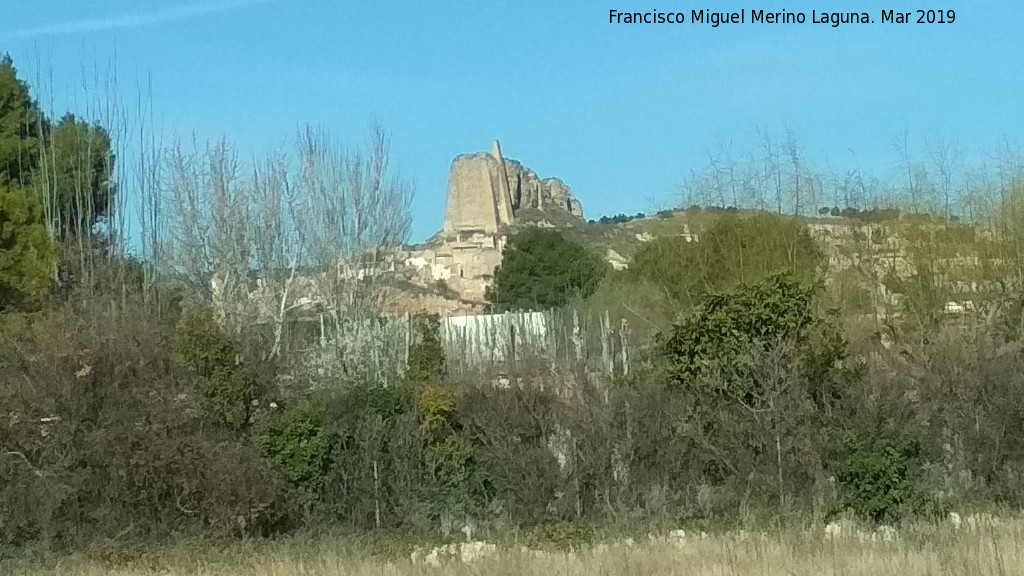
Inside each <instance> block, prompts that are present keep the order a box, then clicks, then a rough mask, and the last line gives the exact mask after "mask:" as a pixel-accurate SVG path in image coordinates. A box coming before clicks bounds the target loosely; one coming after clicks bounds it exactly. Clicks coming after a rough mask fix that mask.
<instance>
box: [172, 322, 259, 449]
mask: <svg viewBox="0 0 1024 576" xmlns="http://www.w3.org/2000/svg"><path fill="white" fill-rule="evenodd" d="M174 352H175V357H176V358H177V360H178V362H179V363H181V364H182V365H183V366H184V367H186V368H188V369H189V370H190V371H191V372H192V374H193V375H194V381H193V386H194V389H195V392H196V394H197V396H198V398H199V403H200V405H201V406H202V407H203V410H204V411H205V412H206V414H207V415H208V416H209V417H210V418H212V419H213V420H214V421H216V422H218V423H220V424H221V425H223V426H225V427H227V428H229V429H231V430H235V431H239V430H241V429H243V428H245V427H248V426H249V424H250V417H251V415H252V405H253V400H257V399H258V398H259V397H260V394H261V391H262V382H261V379H260V377H259V374H258V373H257V372H256V371H255V370H254V369H253V368H252V367H250V366H249V365H248V364H247V363H246V362H245V359H244V358H243V354H242V348H241V346H240V344H239V343H238V342H237V340H235V339H234V338H232V337H231V336H229V335H228V334H227V333H226V332H224V330H223V329H222V328H221V327H220V326H219V325H217V323H216V322H215V321H214V319H213V316H212V314H210V312H209V311H208V310H201V309H197V310H189V311H187V312H185V313H184V314H183V315H182V318H181V320H180V322H179V325H178V330H177V333H176V335H175V340H174Z"/></svg>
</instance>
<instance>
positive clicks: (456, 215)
mask: <svg viewBox="0 0 1024 576" xmlns="http://www.w3.org/2000/svg"><path fill="white" fill-rule="evenodd" d="M513 218H514V216H513V209H512V201H511V199H510V198H509V189H508V180H507V178H506V177H505V171H504V165H503V163H502V161H501V152H500V150H499V149H498V146H497V143H495V150H494V152H493V153H492V154H483V153H480V154H463V155H461V156H458V157H456V158H455V160H453V161H452V167H451V170H450V171H449V172H448V203H447V206H446V208H445V214H444V231H445V233H447V234H452V233H460V232H463V231H468V232H483V233H485V234H496V233H497V232H498V231H499V230H500V229H501V228H502V227H503V226H508V225H509V224H511V223H512V220H513Z"/></svg>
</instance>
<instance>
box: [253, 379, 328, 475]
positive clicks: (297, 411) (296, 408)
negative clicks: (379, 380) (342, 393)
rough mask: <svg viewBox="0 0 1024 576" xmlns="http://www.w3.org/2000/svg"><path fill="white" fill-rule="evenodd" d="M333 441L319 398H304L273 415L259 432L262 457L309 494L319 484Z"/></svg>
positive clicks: (258, 438) (323, 406)
mask: <svg viewBox="0 0 1024 576" xmlns="http://www.w3.org/2000/svg"><path fill="white" fill-rule="evenodd" d="M334 443H335V437H334V434H332V433H331V431H330V430H329V429H328V422H327V413H326V407H325V405H324V403H323V402H322V401H321V400H320V399H318V398H316V397H310V398H307V399H303V400H301V401H299V402H298V403H296V404H293V405H291V406H289V407H288V408H286V409H285V410H284V411H283V412H282V413H281V414H278V415H275V416H274V417H272V418H270V419H269V420H268V421H267V423H266V424H265V425H264V426H263V427H262V429H261V430H260V431H259V433H258V435H257V444H258V446H259V448H260V452H261V453H262V454H263V457H264V458H266V459H267V460H268V461H270V463H271V464H272V465H273V467H274V469H275V470H277V471H278V472H279V473H280V474H281V475H282V476H284V477H285V479H287V480H288V481H289V482H290V483H291V484H292V485H293V486H296V487H298V488H300V489H302V490H303V491H304V492H306V493H314V492H315V491H316V490H317V488H318V487H319V483H320V481H321V479H322V478H323V473H324V468H325V467H326V465H327V459H328V456H329V455H330V452H331V448H332V446H333V445H334Z"/></svg>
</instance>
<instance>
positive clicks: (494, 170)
mask: <svg viewBox="0 0 1024 576" xmlns="http://www.w3.org/2000/svg"><path fill="white" fill-rule="evenodd" d="M523 210H529V211H532V212H533V214H531V215H530V216H531V219H532V220H534V221H536V220H537V218H538V216H537V215H538V214H541V215H544V214H549V215H551V217H552V219H554V220H556V221H562V222H564V221H566V219H570V220H578V221H580V222H582V221H583V209H582V207H581V206H580V203H579V201H577V200H576V199H575V198H573V197H572V192H571V191H570V190H569V187H568V186H566V185H565V183H564V182H562V181H561V180H559V179H557V178H548V179H544V180H541V179H540V178H539V177H538V176H537V174H536V173H534V172H533V171H532V170H530V169H529V168H526V167H525V166H523V165H522V164H521V163H519V162H517V161H515V160H509V159H506V158H504V156H503V155H502V153H501V144H500V143H498V141H495V142H494V145H493V147H492V150H491V152H490V153H489V154H488V153H475V154H463V155H461V156H458V157H456V158H455V159H454V160H453V161H452V166H451V170H450V172H449V176H448V200H447V203H446V206H445V215H444V227H443V228H442V230H441V232H440V233H439V234H438V235H437V236H435V237H434V239H432V240H431V241H430V242H428V243H427V244H426V245H425V246H423V247H421V248H420V249H418V250H414V251H411V252H409V253H407V254H405V258H404V263H405V266H406V268H407V269H412V270H414V273H413V274H412V275H411V276H412V278H411V279H413V280H415V281H417V283H419V284H424V285H425V284H428V283H434V284H436V283H437V282H439V281H443V282H444V283H445V285H446V286H447V287H448V288H449V289H450V290H451V291H453V292H455V293H456V294H458V296H459V298H460V299H461V300H463V301H465V302H466V303H467V304H469V305H471V306H480V305H483V304H484V303H485V301H484V292H485V290H486V288H487V286H488V285H489V284H490V281H491V280H492V278H493V275H494V269H495V267H497V266H498V265H500V264H501V251H502V249H503V248H504V246H505V240H506V238H507V237H508V234H509V231H510V229H511V227H512V226H513V224H515V223H516V221H517V218H518V216H519V215H520V214H522V211H523ZM540 224H543V221H542V222H540Z"/></svg>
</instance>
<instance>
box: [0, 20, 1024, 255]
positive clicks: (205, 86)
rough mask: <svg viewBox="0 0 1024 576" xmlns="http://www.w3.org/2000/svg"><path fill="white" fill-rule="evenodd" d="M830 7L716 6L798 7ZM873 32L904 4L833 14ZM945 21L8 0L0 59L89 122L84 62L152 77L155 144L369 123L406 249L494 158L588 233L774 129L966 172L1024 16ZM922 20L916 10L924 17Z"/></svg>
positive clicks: (123, 84) (808, 147)
mask: <svg viewBox="0 0 1024 576" xmlns="http://www.w3.org/2000/svg"><path fill="white" fill-rule="evenodd" d="M835 4H837V3H834V2H831V3H823V2H816V3H804V2H789V3H787V4H786V5H785V6H781V5H780V6H775V5H771V4H758V3H753V4H751V3H749V2H746V3H744V2H727V3H717V6H715V7H714V9H716V10H740V9H741V8H744V9H746V10H747V13H748V18H749V11H750V9H752V8H757V9H766V10H775V9H782V8H783V7H784V8H785V9H787V10H789V11H791V12H794V11H806V12H807V14H808V16H810V11H811V10H812V9H820V8H821V7H822V6H823V5H835ZM841 4H843V5H844V9H847V10H856V11H866V12H868V13H869V15H870V16H872V17H874V18H876V19H878V18H880V14H881V10H882V9H890V8H893V9H897V10H900V9H903V10H907V11H911V10H913V9H916V8H917V7H919V6H917V5H909V4H908V5H905V6H899V5H897V4H893V3H891V2H887V3H879V2H874V1H864V2H842V3H841ZM954 4H959V5H952V4H951V5H949V6H942V7H944V8H947V7H948V8H953V9H954V10H956V11H957V19H956V22H954V23H953V24H946V25H918V24H908V25H885V26H883V25H881V24H874V25H844V26H840V27H838V28H833V27H830V26H827V25H825V26H820V25H812V24H810V23H808V24H803V25H795V26H794V25H775V26H771V25H755V24H749V23H748V24H744V25H723V26H720V27H718V28H711V27H710V26H708V25H700V24H691V23H689V22H688V23H686V24H682V25H668V24H665V25H624V24H620V25H611V24H609V23H608V11H609V9H612V8H615V9H618V10H620V11H634V10H636V11H647V10H651V9H655V8H657V9H659V10H662V11H668V10H673V11H674V10H682V11H684V12H685V13H686V14H687V15H689V13H690V10H691V9H701V8H705V7H707V6H705V5H697V4H693V3H687V2H676V1H672V2H669V1H667V0H663V1H662V2H651V1H650V0H645V1H643V2H635V1H627V2H621V0H613V1H610V2H601V3H599V2H593V1H592V0H589V1H561V2H533V1H518V2H510V1H501V0H491V1H487V2H483V1H477V2H466V3H455V2H443V3H442V2H436V3H426V2H411V1H410V2H396V1H388V0H382V1H378V2H372V3H370V2H365V3H364V2H358V3H357V2H342V1H337V2H328V1H324V0H320V1H317V0H262V1H260V0H250V1H247V0H207V1H206V2H201V3H189V2H188V0H185V2H172V1H166V0H160V1H152V2H145V3H139V2H127V1H124V0H77V1H76V2H68V3H63V2H62V3H56V2H39V1H38V0H4V1H3V3H2V10H0V11H2V12H3V14H4V17H3V19H2V20H0V52H2V51H7V52H10V54H11V55H12V56H13V57H14V59H15V63H16V65H17V66H18V68H19V70H20V71H21V74H22V76H23V77H24V78H25V79H27V80H28V81H29V82H30V83H35V82H36V79H37V78H39V77H43V78H49V77H50V76H51V75H52V78H53V80H52V90H53V93H54V104H55V106H56V108H57V109H65V108H72V109H74V108H76V107H77V108H81V103H80V101H81V98H82V96H81V92H82V90H81V89H80V88H81V85H82V76H83V72H82V71H83V69H85V70H88V71H89V72H88V73H89V74H92V72H91V71H92V70H94V69H99V70H101V71H103V70H107V69H109V68H111V67H116V77H117V79H118V82H119V87H118V90H119V91H121V92H122V93H123V94H122V96H123V97H125V98H127V99H130V100H134V99H135V97H136V93H137V91H136V84H137V83H138V82H142V83H143V84H144V83H145V82H146V81H147V80H146V79H147V77H151V78H152V85H153V106H154V115H155V118H156V119H157V121H158V122H159V123H160V124H161V126H163V127H164V128H165V129H166V130H168V131H178V132H180V133H186V134H187V133H189V132H191V131H193V130H196V131H198V133H199V134H200V135H201V136H203V137H208V138H217V137H219V136H221V135H226V136H227V137H228V138H229V139H231V140H233V141H235V142H237V143H238V144H239V146H240V147H241V149H242V150H245V151H251V152H254V153H256V152H260V151H265V150H269V149H270V148H272V147H274V146H277V145H280V144H282V143H284V142H285V141H287V140H288V139H289V138H290V137H291V136H292V135H293V134H294V131H295V128H296V127H297V125H298V124H299V123H303V122H313V123H319V124H323V125H325V126H327V127H328V128H330V129H331V131H332V132H333V134H334V135H335V136H336V137H338V138H340V139H341V140H343V141H350V142H357V141H360V140H362V139H363V138H364V137H365V134H366V128H367V126H368V124H369V123H370V121H371V120H374V119H376V120H379V121H380V122H381V123H382V124H383V125H384V126H385V127H386V128H387V129H388V130H389V131H390V132H391V134H392V138H393V141H392V159H393V162H394V164H395V165H396V166H399V167H400V169H401V173H402V175H403V176H405V177H407V178H410V179H412V180H413V181H414V182H415V184H416V199H415V202H414V209H415V212H416V214H415V225H414V233H413V239H414V240H422V239H424V238H426V237H427V236H429V235H430V234H431V233H433V232H434V231H436V230H437V229H438V228H439V227H440V225H441V221H442V218H443V206H444V197H445V194H446V190H447V175H448V167H449V165H450V163H451V160H452V158H453V157H454V156H456V155H458V154H460V153H465V152H473V151H481V150H487V149H489V147H490V142H491V140H493V139H494V138H498V139H500V140H501V143H502V148H503V150H504V151H505V153H506V155H507V156H509V157H512V158H516V159H518V160H521V161H523V162H524V163H525V164H526V165H527V166H530V167H531V168H533V169H534V170H535V171H537V172H538V174H539V175H540V176H541V177H547V176H558V177H560V178H562V179H563V180H565V181H566V182H567V183H568V184H569V185H570V186H571V187H572V189H573V191H574V193H575V195H576V196H577V197H578V198H579V199H580V201H581V202H582V203H583V208H584V213H585V215H586V216H587V217H588V218H595V217H598V216H600V215H602V214H615V213H619V212H625V213H634V212H638V211H648V210H651V209H653V208H658V207H664V206H667V205H671V204H673V202H675V201H676V199H677V194H678V187H679V185H680V184H681V183H682V182H683V179H684V177H685V174H686V173H687V171H688V170H690V169H691V168H699V167H701V166H703V165H704V164H705V163H706V161H707V151H708V150H709V149H711V148H714V147H715V146H716V142H719V141H729V140H732V141H734V142H736V143H737V145H739V146H740V147H741V148H743V147H746V145H747V144H748V143H752V142H753V140H754V134H755V131H756V129H757V128H758V127H763V128H765V129H768V130H770V131H772V132H774V133H777V134H779V135H781V133H782V132H783V130H784V126H788V127H789V128H790V129H792V130H793V131H794V132H795V133H796V134H798V135H799V137H800V142H801V144H802V145H803V147H804V149H805V151H806V152H807V154H808V156H809V157H810V158H811V159H812V160H814V161H815V162H818V163H821V164H824V163H826V162H828V163H830V164H831V165H833V166H837V167H840V168H842V167H861V168H864V169H865V170H868V171H870V172H874V173H877V174H879V175H883V176H884V175H885V172H886V171H888V170H890V169H891V167H892V165H891V163H892V161H893V160H894V155H893V152H892V146H891V140H892V139H893V137H895V136H896V135H898V134H900V133H902V132H903V131H904V130H906V131H908V132H909V134H910V139H911V142H912V144H916V145H918V146H919V147H920V148H921V151H922V153H923V151H924V147H925V145H926V142H927V140H928V139H930V138H934V137H936V136H937V135H938V134H945V135H947V136H948V137H952V138H955V139H956V140H957V141H958V142H959V145H960V147H961V148H962V149H963V150H964V152H965V155H966V157H967V159H972V158H981V157H983V156H984V155H985V154H987V153H989V152H991V151H993V149H994V148H996V147H997V146H998V145H999V143H1000V142H1001V141H1002V140H1003V139H1004V137H1010V138H1011V139H1013V140H1018V136H1019V135H1021V134H1022V133H1024V114H1022V107H1024V48H1022V43H1021V37H1020V29H1021V28H1022V25H1024V3H1021V2H985V3H984V5H983V6H982V5H981V4H982V3H981V2H958V3H954ZM920 7H925V6H924V5H921V6H920Z"/></svg>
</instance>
